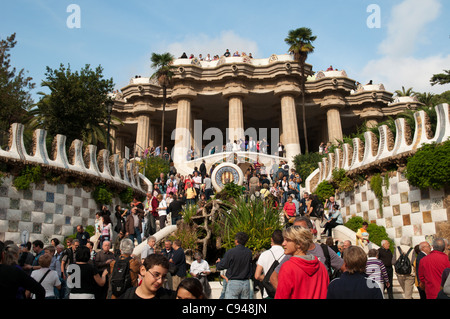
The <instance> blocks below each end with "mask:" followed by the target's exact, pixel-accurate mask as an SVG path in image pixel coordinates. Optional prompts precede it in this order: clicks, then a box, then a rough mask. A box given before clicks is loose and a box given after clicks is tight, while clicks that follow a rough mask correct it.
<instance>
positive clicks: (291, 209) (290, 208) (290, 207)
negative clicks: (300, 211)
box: [283, 196, 297, 226]
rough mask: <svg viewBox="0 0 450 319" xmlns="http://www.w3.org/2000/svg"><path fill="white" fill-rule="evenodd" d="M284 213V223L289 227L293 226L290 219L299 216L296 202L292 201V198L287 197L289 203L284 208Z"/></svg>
mask: <svg viewBox="0 0 450 319" xmlns="http://www.w3.org/2000/svg"><path fill="white" fill-rule="evenodd" d="M283 213H284V222H285V224H286V225H287V226H290V225H292V223H291V222H290V219H292V218H293V217H295V216H296V215H297V207H296V206H295V204H294V202H293V201H292V197H291V196H288V197H287V202H286V203H285V204H284V206H283Z"/></svg>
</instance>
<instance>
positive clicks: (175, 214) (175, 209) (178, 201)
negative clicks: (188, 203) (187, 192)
mask: <svg viewBox="0 0 450 319" xmlns="http://www.w3.org/2000/svg"><path fill="white" fill-rule="evenodd" d="M170 196H171V197H172V198H173V201H172V202H171V203H170V204H169V207H167V214H170V213H172V215H171V218H172V225H176V224H177V221H178V220H180V219H181V218H182V216H181V214H180V213H181V212H182V211H183V205H184V204H185V202H184V201H183V200H182V198H179V197H178V195H177V194H174V193H172V192H170Z"/></svg>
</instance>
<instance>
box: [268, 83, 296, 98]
mask: <svg viewBox="0 0 450 319" xmlns="http://www.w3.org/2000/svg"><path fill="white" fill-rule="evenodd" d="M301 93H302V90H301V89H300V88H299V87H298V86H297V85H295V84H291V83H285V84H281V85H279V86H277V87H276V88H275V90H274V94H275V96H278V97H283V96H285V95H291V96H293V97H297V96H299V95H300V94H301Z"/></svg>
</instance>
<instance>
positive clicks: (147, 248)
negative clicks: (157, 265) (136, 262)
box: [141, 236, 156, 262]
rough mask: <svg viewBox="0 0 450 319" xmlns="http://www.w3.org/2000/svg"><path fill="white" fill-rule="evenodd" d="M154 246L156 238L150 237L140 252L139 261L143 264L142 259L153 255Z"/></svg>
mask: <svg viewBox="0 0 450 319" xmlns="http://www.w3.org/2000/svg"><path fill="white" fill-rule="evenodd" d="M155 245H156V237H155V236H150V237H149V238H148V239H147V242H146V243H145V245H144V248H143V249H142V252H141V261H142V262H144V259H145V258H147V256H149V255H151V254H154V253H155Z"/></svg>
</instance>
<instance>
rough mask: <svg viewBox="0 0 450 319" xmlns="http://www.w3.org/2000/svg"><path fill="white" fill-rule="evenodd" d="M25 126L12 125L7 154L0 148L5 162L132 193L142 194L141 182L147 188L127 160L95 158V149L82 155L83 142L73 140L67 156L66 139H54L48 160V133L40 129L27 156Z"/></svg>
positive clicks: (102, 154) (103, 154)
mask: <svg viewBox="0 0 450 319" xmlns="http://www.w3.org/2000/svg"><path fill="white" fill-rule="evenodd" d="M23 132H24V126H23V125H22V124H18V123H14V124H12V125H11V128H10V137H9V146H8V149H9V150H3V149H2V148H1V147H0V157H3V158H4V159H5V160H7V161H22V162H25V163H33V164H39V165H43V166H49V167H54V168H58V169H65V170H69V171H72V172H74V173H76V174H77V175H79V174H80V173H83V174H87V175H90V176H94V177H99V178H102V179H104V180H105V182H108V181H109V182H115V183H119V184H121V185H123V186H127V187H132V188H133V189H134V190H135V191H138V192H140V193H145V192H147V190H144V189H143V188H142V186H141V183H140V179H142V180H143V181H144V183H145V184H147V185H148V186H149V187H150V186H151V185H150V184H148V183H147V181H146V180H145V179H143V178H142V176H141V175H140V174H139V171H138V167H137V166H136V165H135V164H134V163H133V162H128V160H127V159H120V158H119V155H117V154H114V155H112V156H109V152H108V151H107V150H101V151H100V152H98V154H97V147H96V146H94V145H87V146H86V147H85V149H84V152H83V142H82V141H80V140H74V141H73V142H72V144H71V146H70V148H69V151H68V153H67V152H66V136H64V135H57V136H56V137H55V138H54V141H53V144H52V154H51V155H52V156H49V154H48V151H47V146H46V142H45V140H46V136H47V132H46V131H45V130H42V129H38V130H36V131H34V135H33V149H32V152H31V154H28V152H27V150H26V149H25V146H24V140H23Z"/></svg>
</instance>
